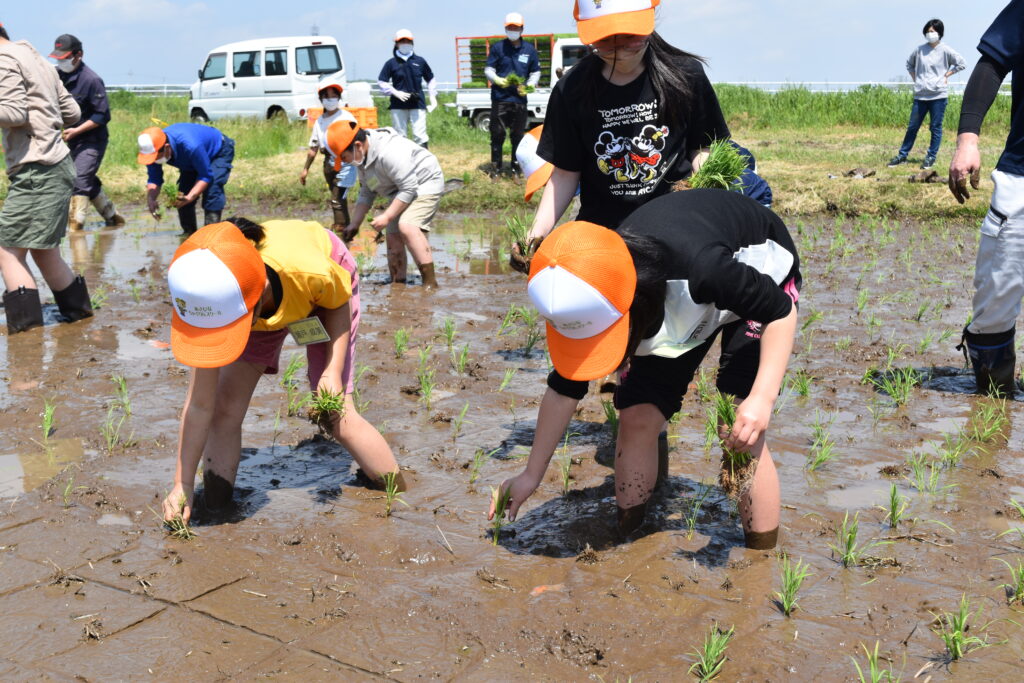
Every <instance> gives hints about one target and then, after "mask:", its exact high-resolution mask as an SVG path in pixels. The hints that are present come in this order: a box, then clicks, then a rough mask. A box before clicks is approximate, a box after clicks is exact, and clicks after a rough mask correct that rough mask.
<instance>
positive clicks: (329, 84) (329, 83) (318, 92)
mask: <svg viewBox="0 0 1024 683" xmlns="http://www.w3.org/2000/svg"><path fill="white" fill-rule="evenodd" d="M328 88H335V89H337V91H338V94H339V95H340V94H341V93H343V92H345V88H343V87H342V86H341V84H340V83H338V82H337V81H327V82H326V83H322V84H320V85H318V86H317V88H316V96H317V97H323V94H324V90H327V89H328Z"/></svg>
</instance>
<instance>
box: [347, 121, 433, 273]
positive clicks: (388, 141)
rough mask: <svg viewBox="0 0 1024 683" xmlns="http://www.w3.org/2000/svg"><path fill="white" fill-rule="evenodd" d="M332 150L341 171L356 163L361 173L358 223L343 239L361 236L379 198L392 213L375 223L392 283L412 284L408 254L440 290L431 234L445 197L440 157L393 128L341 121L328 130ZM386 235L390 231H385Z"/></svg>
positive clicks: (355, 217)
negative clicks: (408, 275) (383, 240)
mask: <svg viewBox="0 0 1024 683" xmlns="http://www.w3.org/2000/svg"><path fill="white" fill-rule="evenodd" d="M327 146H328V147H330V149H331V154H333V155H334V164H335V168H340V167H341V164H343V163H344V164H354V165H355V166H356V167H357V168H358V169H359V199H357V200H356V205H355V208H353V210H352V222H351V223H350V224H349V226H348V228H347V229H346V230H345V232H344V234H343V235H342V239H344V240H345V241H346V242H349V241H351V240H352V239H353V238H355V236H356V235H357V234H358V233H359V228H360V226H361V225H362V223H363V220H364V219H365V218H366V215H367V214H368V213H369V212H370V209H371V208H372V207H373V203H374V200H376V198H377V197H387V198H388V201H389V203H388V208H387V209H385V210H384V212H383V213H381V214H379V215H378V216H377V217H376V218H374V219H373V220H372V221H370V227H372V228H373V229H374V230H375V231H376V233H377V237H378V240H377V241H380V238H382V237H385V236H386V239H387V251H388V270H389V271H390V273H391V282H392V283H397V284H404V283H405V281H406V270H407V260H406V254H405V251H406V249H408V250H409V252H410V253H411V254H412V257H413V260H414V261H415V262H416V266H417V267H418V268H419V270H420V275H421V276H422V277H423V286H424V287H427V288H429V289H437V287H438V284H437V276H436V275H435V274H434V257H433V255H432V254H431V253H430V243H429V242H428V241H427V235H428V233H429V232H430V223H431V221H432V220H433V219H434V216H435V215H437V207H438V205H439V204H440V203H441V195H442V194H443V193H444V173H443V172H442V171H441V164H440V163H439V162H438V161H437V157H436V156H434V155H433V153H431V152H430V151H428V150H426V149H423V148H422V147H419V146H418V145H416V143H414V142H413V141H412V140H409V139H408V138H404V137H402V136H400V135H399V134H398V133H396V132H395V131H394V129H392V128H379V129H377V130H366V129H364V128H360V127H359V126H358V125H357V124H355V123H354V122H352V121H335V122H334V123H332V124H331V125H330V127H329V128H328V129H327ZM385 231H386V232H385Z"/></svg>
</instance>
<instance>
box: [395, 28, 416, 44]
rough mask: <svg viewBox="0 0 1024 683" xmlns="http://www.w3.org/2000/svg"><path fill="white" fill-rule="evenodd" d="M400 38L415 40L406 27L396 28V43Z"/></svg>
mask: <svg viewBox="0 0 1024 683" xmlns="http://www.w3.org/2000/svg"><path fill="white" fill-rule="evenodd" d="M400 40H411V41H413V42H415V40H416V39H415V38H413V37H412V31H410V30H409V29H407V28H401V29H398V32H397V33H395V42H396V43H397V42H398V41H400Z"/></svg>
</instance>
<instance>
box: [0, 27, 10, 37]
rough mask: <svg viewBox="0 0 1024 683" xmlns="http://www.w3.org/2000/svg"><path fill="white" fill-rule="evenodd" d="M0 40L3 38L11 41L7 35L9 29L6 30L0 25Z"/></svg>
mask: <svg viewBox="0 0 1024 683" xmlns="http://www.w3.org/2000/svg"><path fill="white" fill-rule="evenodd" d="M0 38H3V39H4V40H10V39H11V37H10V36H9V35H7V29H5V28H4V25H3V24H0Z"/></svg>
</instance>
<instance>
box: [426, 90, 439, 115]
mask: <svg viewBox="0 0 1024 683" xmlns="http://www.w3.org/2000/svg"><path fill="white" fill-rule="evenodd" d="M435 109H437V97H435V96H434V95H431V96H430V104H428V105H427V113H428V114H429V113H430V112H432V111H434V110H435Z"/></svg>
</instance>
